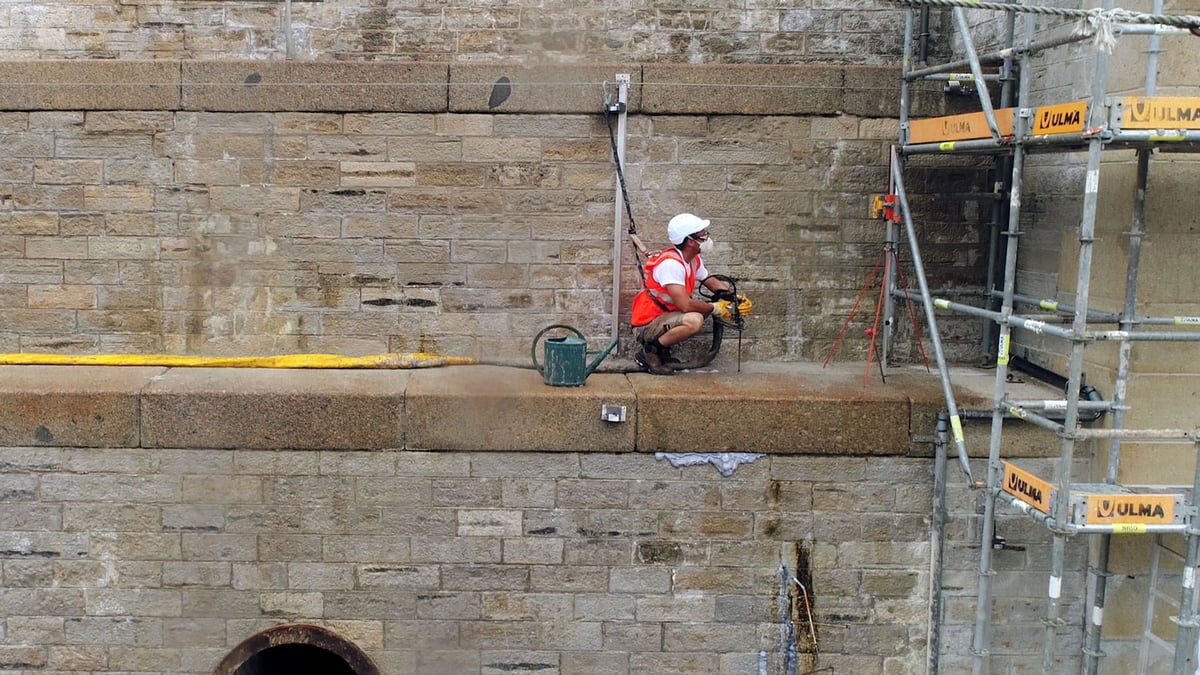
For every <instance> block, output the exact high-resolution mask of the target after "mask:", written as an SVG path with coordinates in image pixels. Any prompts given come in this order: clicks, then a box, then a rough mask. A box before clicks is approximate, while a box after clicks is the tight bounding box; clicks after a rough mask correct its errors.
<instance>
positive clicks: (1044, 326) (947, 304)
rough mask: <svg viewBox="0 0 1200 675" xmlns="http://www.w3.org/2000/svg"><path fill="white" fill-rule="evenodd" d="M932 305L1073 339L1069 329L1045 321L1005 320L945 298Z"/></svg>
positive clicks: (1027, 318) (1000, 316) (988, 310)
mask: <svg viewBox="0 0 1200 675" xmlns="http://www.w3.org/2000/svg"><path fill="white" fill-rule="evenodd" d="M933 304H934V306H935V307H938V308H939V309H948V310H951V311H954V312H961V313H963V314H970V315H971V316H978V317H982V318H984V319H991V320H992V321H995V322H997V323H999V322H1001V321H1004V322H1006V323H1008V325H1010V326H1012V327H1013V328H1024V329H1025V330H1030V331H1033V332H1034V333H1039V334H1040V333H1045V334H1047V335H1052V336H1054V337H1060V338H1063V339H1066V340H1073V339H1075V334H1074V333H1073V332H1072V331H1071V330H1069V329H1066V328H1060V327H1058V326H1054V325H1051V324H1048V323H1046V322H1045V321H1038V320H1034V319H1030V318H1029V317H1027V316H1020V315H1017V314H1013V315H1012V316H1009V317H1008V318H1007V319H1005V317H1004V315H1003V314H1001V313H1000V312H993V311H992V310H990V309H983V308H982V307H975V306H974V305H966V304H963V303H961V302H953V301H951V300H946V299H945V298H935V299H934V301H933Z"/></svg>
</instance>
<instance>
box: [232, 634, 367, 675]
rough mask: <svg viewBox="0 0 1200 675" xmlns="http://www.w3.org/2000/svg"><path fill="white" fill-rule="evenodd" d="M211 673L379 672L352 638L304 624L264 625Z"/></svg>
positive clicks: (336, 674) (361, 674) (337, 674)
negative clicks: (272, 626)
mask: <svg viewBox="0 0 1200 675" xmlns="http://www.w3.org/2000/svg"><path fill="white" fill-rule="evenodd" d="M213 675H380V673H379V669H378V668H376V667H375V664H374V663H372V662H371V659H370V657H368V656H367V655H366V654H365V653H363V651H362V650H361V649H359V648H358V647H357V646H355V645H354V643H353V642H350V641H349V640H346V639H345V638H342V637H340V636H338V635H337V634H335V633H333V632H331V631H329V630H326V629H324V628H321V627H320V626H310V625H306V624H288V625H284V626H275V627H274V628H268V629H267V630H264V631H262V632H261V633H256V634H255V635H252V636H251V637H249V638H247V639H246V640H244V641H243V642H242V643H241V644H239V645H238V646H237V647H234V648H233V651H231V652H229V654H228V655H227V656H226V657H225V658H224V659H222V660H221V663H220V664H218V665H217V669H216V670H214V671H213Z"/></svg>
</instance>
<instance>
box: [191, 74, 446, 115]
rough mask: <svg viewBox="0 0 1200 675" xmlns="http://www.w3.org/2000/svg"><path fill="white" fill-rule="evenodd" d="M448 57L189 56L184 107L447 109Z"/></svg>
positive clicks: (232, 109)
mask: <svg viewBox="0 0 1200 675" xmlns="http://www.w3.org/2000/svg"><path fill="white" fill-rule="evenodd" d="M447 73H448V70H447V66H446V64H444V63H377V62H371V63H329V62H321V61H305V62H299V61H246V62H228V61H212V62H209V61H188V62H185V63H184V64H183V72H182V76H181V79H182V82H181V86H182V91H183V94H182V97H183V102H182V105H183V109H184V110H214V111H224V112H274V111H305V112H336V111H354V112H393V111H397V112H444V111H445V110H446V86H447V80H448V74H447Z"/></svg>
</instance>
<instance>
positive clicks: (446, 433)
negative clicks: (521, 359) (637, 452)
mask: <svg viewBox="0 0 1200 675" xmlns="http://www.w3.org/2000/svg"><path fill="white" fill-rule="evenodd" d="M605 404H611V405H619V406H625V409H626V415H627V416H626V421H625V422H620V423H617V422H605V421H603V420H601V418H600V413H601V409H602V406H603V405H605ZM635 416H636V400H635V397H634V391H633V389H632V388H631V387H630V386H629V382H628V380H627V379H626V378H625V377H624V376H623V375H610V374H593V375H591V376H590V377H588V378H587V380H586V382H585V384H584V386H582V387H551V386H547V385H546V384H544V383H543V382H542V376H541V375H539V374H538V373H537V371H534V370H531V369H529V370H526V369H521V370H514V369H511V368H499V367H495V366H459V367H452V368H446V369H443V370H439V371H437V372H434V371H426V372H416V373H414V374H413V376H412V379H411V381H410V383H409V386H408V391H407V395H406V398H405V445H406V447H408V448H410V449H429V450H444V449H450V448H454V449H461V450H482V449H495V450H499V449H508V450H519V451H530V450H541V451H560V450H574V451H604V452H630V451H632V450H633V447H634V426H635V423H634V419H635Z"/></svg>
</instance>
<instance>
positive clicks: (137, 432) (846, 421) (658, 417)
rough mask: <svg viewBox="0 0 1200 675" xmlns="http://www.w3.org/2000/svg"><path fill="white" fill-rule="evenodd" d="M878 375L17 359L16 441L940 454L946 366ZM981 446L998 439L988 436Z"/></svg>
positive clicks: (7, 397)
mask: <svg viewBox="0 0 1200 675" xmlns="http://www.w3.org/2000/svg"><path fill="white" fill-rule="evenodd" d="M610 366H611V364H610ZM863 378H864V374H863V364H853V363H844V364H833V365H831V366H830V367H829V368H822V367H820V366H819V365H818V364H811V363H798V364H797V363H791V364H746V365H745V368H744V371H743V372H741V373H733V372H728V373H726V372H707V373H682V374H679V375H676V376H675V377H669V378H661V377H654V376H651V375H647V374H645V373H640V372H639V373H620V372H602V373H596V374H593V375H591V376H590V377H589V378H588V379H587V381H586V383H585V386H583V387H549V386H546V385H545V384H543V383H542V380H541V377H540V376H539V375H538V374H537V373H536V372H535V371H533V370H531V369H529V368H515V367H503V366H451V367H443V368H430V369H418V370H407V371H396V370H307V369H306V370H300V369H296V370H282V369H274V370H271V369H244V368H227V369H222V368H171V369H166V368H143V367H88V366H3V367H0V445H3V446H9V447H26V446H29V447H36V446H60V447H71V446H76V447H145V448H247V449H308V450H370V449H410V450H432V451H488V450H496V451H521V452H559V451H571V452H659V451H662V452H726V451H745V452H764V453H772V454H815V455H910V456H911V455H919V456H924V455H928V454H929V441H928V439H929V438H930V437H931V436H932V434H933V419H934V417H935V416H936V414H937V411H938V410H940V409H942V408H943V407H944V403H943V402H942V399H941V387H940V381H939V379H938V377H937V375H936V374H934V373H926V372H924V370H922V369H915V368H903V369H893V370H892V371H891V372H890V373H889V375H888V380H887V383H886V384H884V383H880V381H879V379H878V377H877V375H876V374H875V373H872V374H871V378H870V381H869V383H868V384H867V385H866V386H864V382H863ZM988 384H989V383H988V380H987V371H982V372H981V373H980V374H978V375H977V376H975V377H974V379H970V378H969V377H967V376H964V379H963V387H962V388H963V391H962V392H960V393H956V396H958V397H959V398H958V402H959V405H960V407H962V408H982V407H984V406H985V403H984V401H985V400H986V397H985V396H983V395H981V394H980V393H979V391H980V389H981V388H982V387H983V386H985V385H988ZM957 385H958V382H957V381H956V388H957ZM606 404H608V405H618V406H625V409H626V421H625V422H620V423H618V422H607V421H604V420H602V419H601V409H602V407H603V406H604V405H606ZM977 426H978V427H979V428H978V429H976V428H975V427H977ZM983 426H984V425H982V424H980V425H974V424H971V425H969V428H968V431H969V434H968V436H969V440H971V441H975V440H976V439H984V440H985V437H986V429H983ZM1036 432H1040V430H1031V433H1036ZM1036 439H1037V440H1035V439H1033V438H1030V440H1029V443H1028V447H1022V448H1018V449H1016V452H1015V453H1014V456H1015V455H1016V454H1020V455H1026V456H1039V455H1054V454H1056V453H1057V444H1056V443H1047V442H1045V435H1044V433H1040V434H1039V435H1038V436H1037V437H1036ZM968 449H969V450H970V451H971V453H972V454H973V455H977V456H980V455H986V452H987V447H986V443H985V442H983V441H980V442H972V443H969V444H968Z"/></svg>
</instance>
